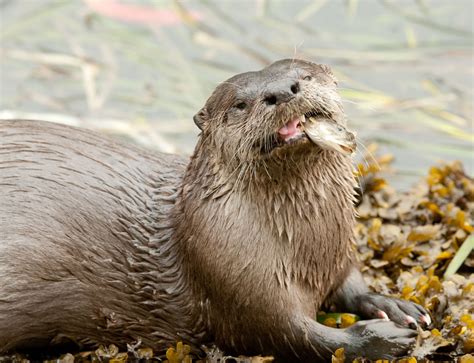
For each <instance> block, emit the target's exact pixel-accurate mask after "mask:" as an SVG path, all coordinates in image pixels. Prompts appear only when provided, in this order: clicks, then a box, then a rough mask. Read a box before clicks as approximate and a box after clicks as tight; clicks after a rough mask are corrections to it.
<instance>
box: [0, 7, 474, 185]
mask: <svg viewBox="0 0 474 363" xmlns="http://www.w3.org/2000/svg"><path fill="white" fill-rule="evenodd" d="M0 13H1V19H0V34H1V35H0V39H1V49H0V62H1V63H0V119H8V118H29V119H38V120H49V121H55V122H61V123H66V124H70V125H75V126H82V127H87V128H91V129H96V130H100V131H102V132H107V133H109V134H113V135H116V136H118V137H121V138H125V139H128V140H131V141H132V142H136V143H138V144H141V145H144V146H146V147H149V148H153V149H156V150H161V151H165V152H179V153H185V154H189V153H191V152H192V150H193V148H194V144H195V141H196V137H197V131H198V130H197V128H196V127H195V125H194V123H193V122H192V116H193V115H194V114H195V113H196V112H197V111H198V110H199V109H200V107H201V106H202V105H203V104H204V102H205V100H206V98H207V97H208V96H209V94H210V92H211V91H212V90H213V89H214V87H215V86H216V85H217V84H218V83H219V82H221V81H223V80H225V79H226V78H228V77H230V76H232V75H234V74H235V73H240V72H244V71H248V70H257V69H260V68H262V67H264V66H265V65H267V64H269V63H271V62H273V61H274V60H277V59H280V58H291V57H298V58H305V59H308V60H312V61H315V62H319V63H325V64H328V65H330V66H331V67H332V68H333V71H334V73H335V75H336V77H337V78H338V79H339V81H340V82H339V85H340V92H341V94H342V96H343V98H344V100H345V101H344V104H345V108H346V112H347V115H348V119H349V126H350V128H351V129H353V130H355V131H356V132H357V134H358V137H359V139H360V141H361V142H362V143H363V144H365V145H368V144H370V143H371V142H377V143H378V144H379V145H380V146H381V148H382V150H383V151H384V152H390V153H392V154H394V156H395V163H394V167H395V168H396V174H395V175H394V176H393V177H392V178H391V181H392V183H393V184H395V186H397V187H398V188H402V189H406V188H408V187H409V186H410V185H412V184H413V183H414V182H415V181H416V180H418V179H419V178H420V175H425V174H426V170H427V168H428V167H429V166H430V165H432V164H434V163H435V162H437V161H439V160H453V159H459V160H461V161H462V162H463V163H464V166H465V168H466V169H467V171H468V173H469V174H471V175H472V174H473V171H474V160H473V159H474V150H473V140H474V139H473V119H474V117H473V107H474V102H473V86H474V72H473V69H474V53H473V49H474V47H473V21H474V19H473V18H474V15H473V13H474V1H472V0H450V1H448V0H399V1H395V0H313V1H309V0H308V1H303V0H293V1H283V0H275V1H269V0H255V1H233V0H221V1H217V0H215V1H209V0H193V1H172V0H169V1H165V0H159V1H158V0H155V1H153V0H140V1H138V0H136V1H132V0H0ZM359 152H360V153H364V148H363V146H361V147H360V149H359ZM359 157H360V155H359Z"/></svg>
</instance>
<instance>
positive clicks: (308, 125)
mask: <svg viewBox="0 0 474 363" xmlns="http://www.w3.org/2000/svg"><path fill="white" fill-rule="evenodd" d="M308 141H311V142H312V143H313V144H316V145H318V146H319V147H320V148H322V149H329V150H333V151H337V152H340V153H342V154H351V153H353V152H354V150H355V145H356V143H355V135H354V133H352V132H350V131H349V130H347V129H346V128H345V127H343V126H341V125H339V124H338V123H337V122H336V121H334V120H332V119H331V118H330V117H328V116H327V115H324V114H322V113H320V112H317V111H310V112H308V113H305V114H303V115H301V116H297V117H294V118H291V119H290V120H289V121H288V122H287V123H285V124H284V125H283V126H282V127H280V128H279V129H278V130H277V131H276V132H275V134H274V135H271V136H270V137H269V138H268V139H267V140H265V142H264V144H263V147H262V152H264V153H268V152H272V151H273V150H274V149H277V148H281V147H284V146H286V145H292V144H300V143H307V142H308Z"/></svg>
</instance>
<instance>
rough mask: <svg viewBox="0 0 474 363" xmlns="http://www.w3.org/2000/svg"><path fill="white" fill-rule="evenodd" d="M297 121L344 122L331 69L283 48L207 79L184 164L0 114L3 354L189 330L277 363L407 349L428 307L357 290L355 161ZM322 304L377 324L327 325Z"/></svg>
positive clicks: (151, 338)
mask: <svg viewBox="0 0 474 363" xmlns="http://www.w3.org/2000/svg"><path fill="white" fill-rule="evenodd" d="M305 117H315V118H318V117H319V118H321V117H325V118H327V119H331V120H333V121H334V122H337V123H339V124H341V125H344V124H345V119H344V113H343V111H342V107H341V102H340V98H339V96H338V95H337V91H336V82H335V80H334V77H333V75H332V74H331V72H330V70H329V68H328V67H326V66H323V65H318V64H314V63H311V62H307V61H302V60H294V59H293V60H282V61H278V62H275V63H273V64H272V65H270V66H268V67H267V68H265V69H263V70H261V71H258V72H248V73H244V74H239V75H237V76H235V77H232V78H230V79H229V80H227V81H226V82H224V83H222V84H220V85H219V86H218V87H217V88H216V90H215V91H214V93H213V94H212V95H211V97H210V98H209V99H208V101H207V102H206V104H205V106H204V107H203V108H202V109H201V110H200V111H199V112H198V113H197V114H196V116H195V117H194V121H195V123H196V124H197V125H198V127H199V128H200V129H201V135H200V137H199V140H198V143H197V146H196V149H195V151H194V153H193V155H192V156H191V159H190V160H187V159H186V158H184V157H180V156H175V155H165V154H153V153H151V152H148V151H144V150H141V149H139V148H136V147H133V146H129V145H124V144H121V143H119V142H117V141H112V140H110V139H108V138H106V137H103V136H101V135H97V134H95V133H93V132H89V131H86V130H80V129H76V128H72V127H67V126H61V125H56V124H51V123H46V122H31V121H5V122H1V123H0V198H1V199H0V202H1V203H0V236H1V237H0V352H6V351H13V350H16V349H20V348H26V349H28V348H34V347H46V346H53V345H57V344H61V343H63V342H64V341H66V340H72V341H74V342H76V343H77V344H80V345H83V346H84V345H85V346H94V345H97V344H99V343H106V344H107V343H114V344H118V345H122V346H125V344H126V343H131V342H133V341H137V340H141V341H142V342H143V344H144V345H147V346H151V347H153V348H155V349H156V350H162V349H165V348H166V347H168V346H169V345H171V344H173V343H175V342H176V341H177V340H184V341H185V342H188V343H190V344H192V345H194V346H199V344H201V343H207V342H216V343H217V344H218V346H219V347H221V348H222V349H224V350H225V351H226V352H229V353H239V354H249V355H251V354H268V355H274V356H275V357H277V359H279V360H281V361H285V362H296V361H302V362H310V361H320V360H324V359H327V358H328V357H330V355H331V352H333V351H334V350H335V349H337V348H339V347H344V348H345V351H346V355H347V356H349V357H355V356H359V355H363V356H366V357H369V358H381V357H392V356H397V355H399V354H404V353H405V352H406V351H407V349H409V347H410V345H411V344H412V343H413V341H414V336H415V335H416V333H415V331H414V330H412V329H409V328H408V326H411V327H413V326H414V325H416V323H417V322H418V323H421V324H429V315H428V314H427V313H426V311H425V310H424V309H423V308H422V307H420V306H418V305H416V304H413V303H411V302H407V301H402V300H398V299H393V298H389V297H385V296H382V295H377V294H373V293H371V292H369V291H368V289H367V287H366V285H365V283H364V281H363V279H362V277H361V275H360V273H359V272H358V269H357V266H356V263H355V261H354V257H353V256H354V252H353V250H352V248H351V242H352V240H353V238H354V235H353V226H354V217H355V210H354V207H353V201H354V197H353V189H354V178H353V174H352V167H351V160H350V157H348V156H347V155H343V154H342V153H339V152H337V151H333V150H327V149H326V148H320V147H318V146H315V145H314V144H313V143H311V142H310V141H309V140H308V138H307V137H306V136H305V134H304V133H303V132H302V131H301V123H302V120H303V119H304V118H305ZM323 303H332V304H335V305H337V306H338V307H339V308H341V309H344V310H346V311H350V312H354V313H357V314H360V315H362V316H363V317H365V318H370V319H373V318H378V319H375V320H367V321H362V322H358V323H356V324H355V325H353V326H351V327H350V328H346V329H333V328H329V327H325V326H323V325H320V324H318V323H317V322H316V321H315V320H314V319H315V316H316V313H317V311H318V309H319V308H320V307H321V305H322V304H323ZM380 318H382V319H380ZM388 319H390V320H391V321H389V320H388Z"/></svg>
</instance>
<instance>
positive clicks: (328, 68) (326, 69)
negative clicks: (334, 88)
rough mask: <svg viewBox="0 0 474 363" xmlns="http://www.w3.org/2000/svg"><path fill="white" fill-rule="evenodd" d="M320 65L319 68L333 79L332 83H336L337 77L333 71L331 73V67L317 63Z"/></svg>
mask: <svg viewBox="0 0 474 363" xmlns="http://www.w3.org/2000/svg"><path fill="white" fill-rule="evenodd" d="M319 66H320V67H321V69H322V70H323V71H324V72H325V73H326V74H327V75H328V76H329V77H331V78H332V80H333V81H334V83H335V84H336V85H337V78H336V76H335V75H334V73H332V69H331V67H329V66H327V65H325V64H320V65H319Z"/></svg>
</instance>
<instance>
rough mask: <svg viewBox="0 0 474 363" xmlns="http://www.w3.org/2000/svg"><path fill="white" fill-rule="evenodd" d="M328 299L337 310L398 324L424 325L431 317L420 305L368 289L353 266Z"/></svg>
mask: <svg viewBox="0 0 474 363" xmlns="http://www.w3.org/2000/svg"><path fill="white" fill-rule="evenodd" d="M330 302H331V303H333V304H335V305H336V307H337V308H338V309H341V310H345V311H348V312H352V313H355V314H358V315H360V316H361V317H363V318H366V319H375V318H379V319H386V320H388V319H390V320H392V321H394V322H396V323H398V324H400V325H402V326H407V327H411V328H416V326H417V324H421V325H422V326H425V327H426V326H428V325H430V324H431V318H430V315H429V314H428V312H427V311H426V310H425V309H424V308H423V307H422V306H420V305H418V304H415V303H413V302H411V301H407V300H402V299H397V298H393V297H389V296H384V295H381V294H377V293H373V292H370V291H369V289H368V287H367V285H366V283H365V281H364V279H363V277H362V274H361V273H360V272H359V270H357V268H356V267H353V268H352V270H351V271H350V272H349V274H348V276H347V277H346V279H345V280H344V282H343V283H342V285H341V286H340V287H339V288H338V289H337V290H336V292H335V293H334V294H333V295H332V296H331V298H330Z"/></svg>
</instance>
